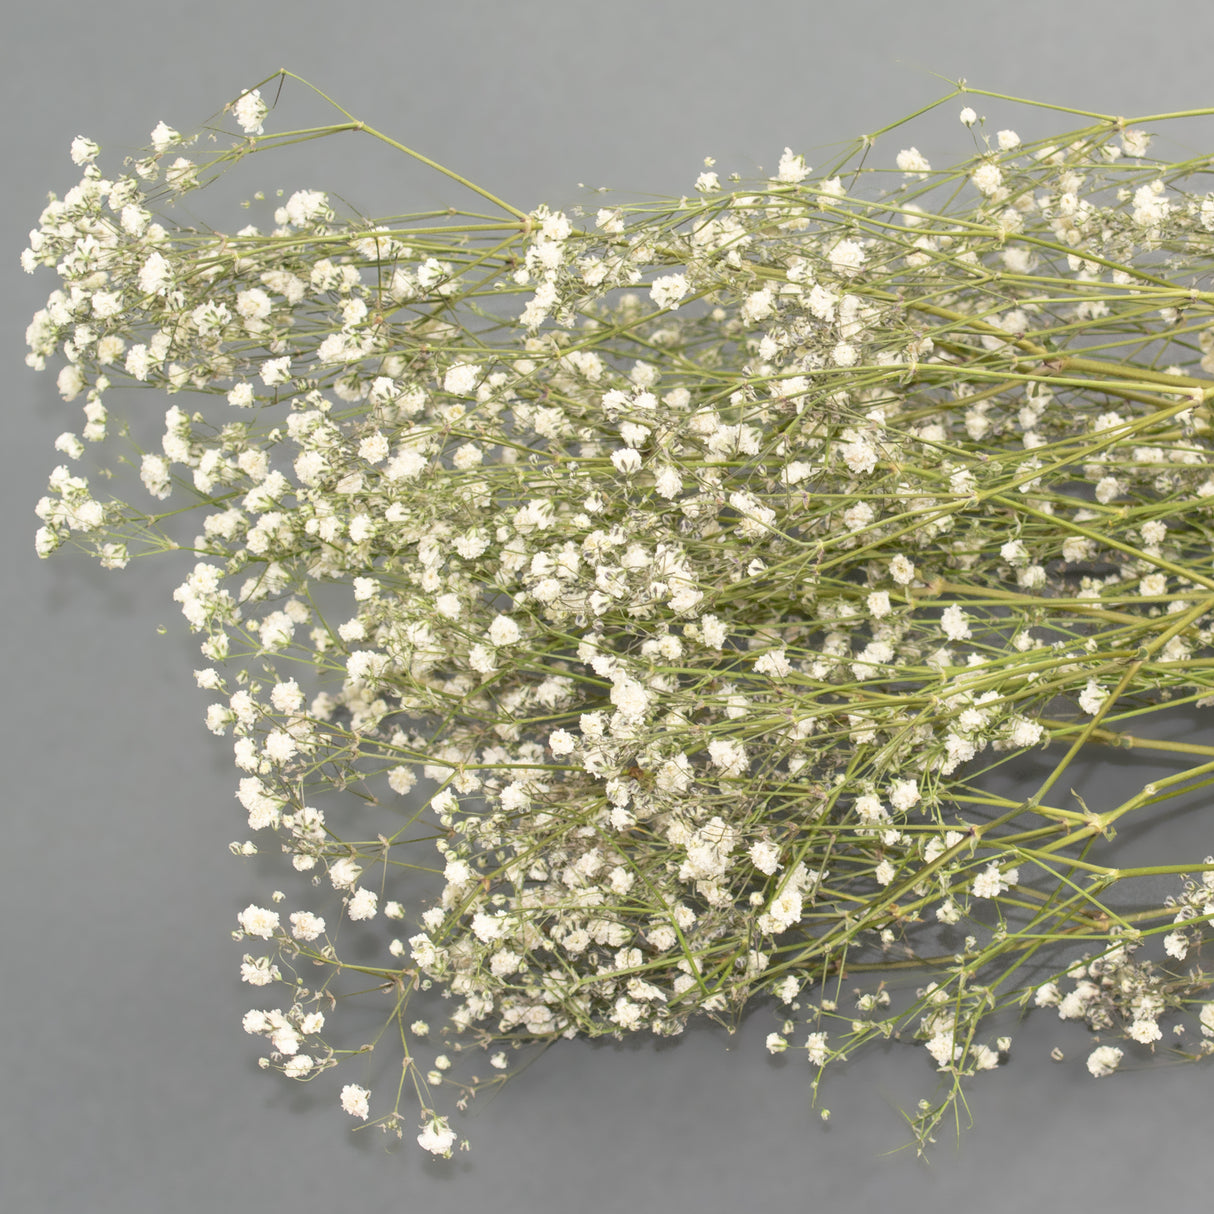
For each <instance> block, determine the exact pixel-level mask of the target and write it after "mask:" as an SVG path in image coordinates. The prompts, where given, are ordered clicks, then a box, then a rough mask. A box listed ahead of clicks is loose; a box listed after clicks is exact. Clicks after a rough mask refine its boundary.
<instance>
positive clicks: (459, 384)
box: [443, 363, 481, 396]
mask: <svg viewBox="0 0 1214 1214" xmlns="http://www.w3.org/2000/svg"><path fill="white" fill-rule="evenodd" d="M480 373H481V367H480V366H479V365H477V364H474V363H456V364H455V365H454V366H452V367H449V368H448V369H447V374H446V375H445V376H443V391H444V392H450V393H451V395H452V396H470V395H471V394H472V390H473V389H474V388H475V387H476V380H477V376H479V375H480Z"/></svg>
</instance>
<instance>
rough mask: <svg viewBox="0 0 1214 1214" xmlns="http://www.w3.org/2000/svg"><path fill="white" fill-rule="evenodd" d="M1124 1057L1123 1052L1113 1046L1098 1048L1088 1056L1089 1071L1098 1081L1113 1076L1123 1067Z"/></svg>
mask: <svg viewBox="0 0 1214 1214" xmlns="http://www.w3.org/2000/svg"><path fill="white" fill-rule="evenodd" d="M1122 1057H1123V1055H1122V1052H1121V1050H1119V1049H1118V1048H1117V1047H1116V1046H1112V1045H1101V1046H1097V1047H1096V1049H1094V1050H1093V1051H1092V1052H1091V1053H1090V1054H1089V1055H1088V1070H1089V1071H1091V1073H1092V1074H1093V1075H1095V1076H1096V1078H1097V1079H1100V1078H1102V1077H1103V1076H1105V1075H1111V1074H1112V1073H1113V1072H1114V1071H1115V1070H1116V1069H1117V1068H1118V1066H1120V1065H1121V1059H1122Z"/></svg>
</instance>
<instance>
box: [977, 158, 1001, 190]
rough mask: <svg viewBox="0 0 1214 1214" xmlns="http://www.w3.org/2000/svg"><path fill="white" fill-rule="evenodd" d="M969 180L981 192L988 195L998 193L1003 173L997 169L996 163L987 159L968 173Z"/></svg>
mask: <svg viewBox="0 0 1214 1214" xmlns="http://www.w3.org/2000/svg"><path fill="white" fill-rule="evenodd" d="M970 180H971V181H972V182H973V183H974V186H975V188H976V189H978V190H979V191H980V192H981V193H983V194H985V195H987V197H990V196H991V195H992V194H995V193H998V191H999V189H1000V187H1001V186H1002V185H1003V174H1002V173H1001V172H1000V171H999V166H998V165H997V164H992V163H991V162H990V161H989V160H988V161H984V162H983V163H982V164H980V165H979V166H978V167H977V168H976V169H975V170H974V171H973V173H972V174H971V175H970Z"/></svg>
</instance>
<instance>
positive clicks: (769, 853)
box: [747, 839, 783, 877]
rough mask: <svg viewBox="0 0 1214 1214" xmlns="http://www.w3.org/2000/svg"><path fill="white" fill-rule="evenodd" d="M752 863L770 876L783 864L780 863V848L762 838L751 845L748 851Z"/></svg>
mask: <svg viewBox="0 0 1214 1214" xmlns="http://www.w3.org/2000/svg"><path fill="white" fill-rule="evenodd" d="M747 854H748V855H749V856H750V859H751V863H752V864H754V866H755V868H757V869H758V870H759V872H761V873H763V874H764V875H766V876H768V877H770V876H772V875H773V874H774V873H776V872H777V871H778V870H779V869H780V868H782V867H783V866H782V865H781V864H780V849H779V848H778V847H777V846H776V845H775V844H774V843H769V842H768V841H767V840H766V839H760V840H759V841H758V842H756V843H752V844H751V845H750V850H749V851H748V853H747Z"/></svg>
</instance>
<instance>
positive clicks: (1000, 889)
mask: <svg viewBox="0 0 1214 1214" xmlns="http://www.w3.org/2000/svg"><path fill="white" fill-rule="evenodd" d="M1019 879H1020V871H1019V870H1018V869H1015V868H1009V869H1006V870H1005V871H1003V872H1002V873H1001V872H1000V871H999V865H998V864H996V863H995V862H994V861H992V862H991V863H990V864H988V865H987V866H986V868H984V869H983V870H982V872H980V873H979V874H978V875H977V876H976V877H975V878H974V883H973V885H972V886H971V887H970V888H971V890H972V892H973V895H974V897H975V898H997V897H998V896H999V895H1000V894H1002V893H1005V892H1006V891H1007V890H1008V888H1009V887H1010V886H1013V885H1015V884H1016V882H1017V881H1018V880H1019Z"/></svg>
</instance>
